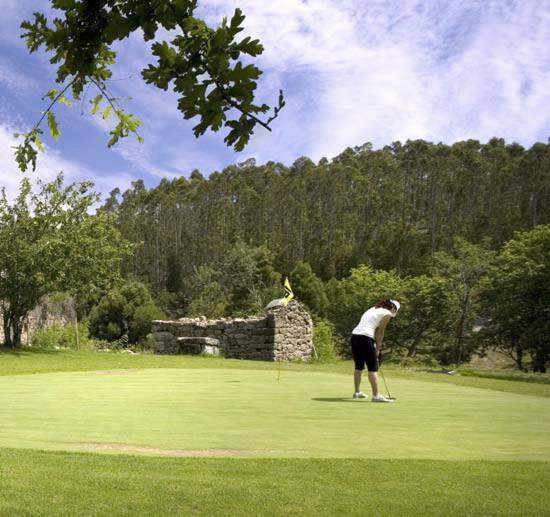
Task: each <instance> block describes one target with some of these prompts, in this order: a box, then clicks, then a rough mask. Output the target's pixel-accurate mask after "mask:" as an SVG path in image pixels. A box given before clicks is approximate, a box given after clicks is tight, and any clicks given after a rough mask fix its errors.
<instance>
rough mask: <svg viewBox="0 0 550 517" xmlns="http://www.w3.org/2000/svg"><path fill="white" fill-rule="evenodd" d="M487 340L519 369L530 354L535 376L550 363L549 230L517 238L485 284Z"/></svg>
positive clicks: (549, 227)
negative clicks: (504, 353) (508, 356)
mask: <svg viewBox="0 0 550 517" xmlns="http://www.w3.org/2000/svg"><path fill="white" fill-rule="evenodd" d="M482 300H483V307H484V309H485V310H486V311H487V316H488V322H487V325H486V328H485V330H484V334H485V340H486V341H487V340H491V341H492V346H493V347H494V348H496V349H498V350H502V351H504V352H506V353H507V354H509V355H510V356H511V357H512V358H513V359H514V360H515V361H516V364H517V366H518V368H520V369H522V368H523V367H524V355H525V354H526V353H529V354H530V355H531V358H532V361H533V370H534V371H538V372H546V363H547V361H548V359H549V358H550V225H541V226H537V227H535V228H534V229H533V230H531V231H528V232H523V233H518V234H516V236H515V238H513V239H512V240H510V241H508V242H507V243H506V244H505V245H504V247H503V248H502V250H501V251H500V253H499V254H498V256H497V259H496V262H495V265H494V267H492V268H491V270H490V272H489V275H488V277H487V278H486V280H485V281H484V283H483V292H482Z"/></svg>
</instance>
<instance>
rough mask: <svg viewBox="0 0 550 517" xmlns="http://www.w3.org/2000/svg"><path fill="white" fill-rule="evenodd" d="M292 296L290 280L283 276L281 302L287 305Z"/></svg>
mask: <svg viewBox="0 0 550 517" xmlns="http://www.w3.org/2000/svg"><path fill="white" fill-rule="evenodd" d="M293 298H294V293H293V292H292V287H290V282H289V281H288V278H285V297H284V298H283V303H284V304H285V305H288V304H289V303H290V301H291V300H292V299H293Z"/></svg>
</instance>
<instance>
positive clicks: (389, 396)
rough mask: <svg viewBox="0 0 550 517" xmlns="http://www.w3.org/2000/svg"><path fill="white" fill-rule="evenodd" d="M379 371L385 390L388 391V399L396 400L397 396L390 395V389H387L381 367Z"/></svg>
mask: <svg viewBox="0 0 550 517" xmlns="http://www.w3.org/2000/svg"><path fill="white" fill-rule="evenodd" d="M379 371H380V375H381V376H382V380H383V381H384V386H385V388H386V391H387V392H388V398H389V399H390V400H397V397H392V396H391V393H390V390H389V389H388V385H387V384H386V378H385V377H384V372H383V371H382V369H380V370H379Z"/></svg>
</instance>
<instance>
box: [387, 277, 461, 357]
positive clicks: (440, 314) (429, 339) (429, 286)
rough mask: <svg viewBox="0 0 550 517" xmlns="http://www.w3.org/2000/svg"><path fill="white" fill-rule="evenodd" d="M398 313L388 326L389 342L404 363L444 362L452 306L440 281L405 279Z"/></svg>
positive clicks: (452, 336)
mask: <svg viewBox="0 0 550 517" xmlns="http://www.w3.org/2000/svg"><path fill="white" fill-rule="evenodd" d="M403 289H404V290H403V297H402V298H401V299H400V301H401V302H402V307H401V310H400V311H399V313H398V315H397V317H396V318H395V319H394V320H392V322H391V329H390V330H389V332H388V334H389V335H391V341H392V342H394V343H395V344H396V349H395V352H396V353H397V354H399V355H405V359H404V360H405V361H406V362H410V361H411V360H414V359H415V358H421V359H422V360H423V361H429V360H430V359H434V360H436V361H438V362H445V357H446V355H447V353H448V351H447V346H448V345H447V344H448V343H449V342H452V340H453V338H454V331H455V329H454V327H453V325H452V324H451V323H452V322H453V321H454V320H455V319H456V315H455V310H454V309H455V306H454V304H453V300H452V297H451V295H450V293H449V290H448V285H447V283H446V282H445V280H443V279H442V278H439V277H429V276H427V275H421V276H416V277H408V278H405V280H404V284H403Z"/></svg>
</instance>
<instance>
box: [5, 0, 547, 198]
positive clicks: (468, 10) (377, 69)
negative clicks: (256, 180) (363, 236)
mask: <svg viewBox="0 0 550 517" xmlns="http://www.w3.org/2000/svg"><path fill="white" fill-rule="evenodd" d="M47 4H48V2H46V5H47ZM199 4H200V10H199V15H203V16H205V17H206V18H207V19H208V20H209V21H210V22H211V23H213V24H214V23H218V22H220V21H221V19H222V17H223V16H231V15H232V14H233V11H234V10H235V8H236V7H241V8H242V9H243V11H244V13H245V14H246V15H247V19H246V21H245V26H246V31H245V32H246V34H250V35H252V36H255V37H259V38H260V39H261V41H262V43H263V45H264V47H265V52H264V54H263V55H262V56H261V58H260V59H259V65H260V67H261V68H262V69H263V70H264V75H263V76H262V78H261V81H260V85H259V88H258V90H257V91H258V96H259V97H258V100H259V101H260V102H267V103H268V104H273V103H274V102H275V101H276V99H277V96H278V90H279V88H283V89H284V91H285V96H286V99H287V106H286V108H285V109H284V110H283V111H282V112H281V115H280V117H279V118H278V119H277V120H276V121H275V122H274V124H273V131H272V132H271V133H270V132H267V131H265V130H263V129H261V128H258V129H257V131H256V134H255V135H254V136H253V138H252V140H251V143H250V145H249V146H248V148H247V149H246V150H245V151H244V152H243V153H235V152H233V151H232V150H230V149H227V148H226V147H225V145H224V143H223V136H224V135H223V132H221V133H219V134H207V135H206V136H205V137H203V138H201V139H199V140H196V139H195V138H194V136H193V134H192V126H193V125H194V124H196V122H197V121H185V120H183V117H182V115H181V113H180V112H179V111H178V110H177V96H176V95H175V94H173V93H171V92H164V91H161V90H158V89H156V88H155V87H154V86H151V85H146V84H145V83H144V82H143V80H142V78H141V75H140V72H141V70H142V69H143V68H144V67H145V66H146V65H147V64H148V63H149V62H153V61H154V60H153V58H152V57H151V56H150V52H149V48H150V43H146V42H144V41H143V39H142V38H141V36H140V35H139V34H135V35H133V36H132V37H131V38H129V39H126V40H124V41H123V42H121V43H119V44H117V50H118V55H119V62H118V64H117V66H116V68H115V70H114V77H115V78H116V79H118V80H117V81H114V82H113V83H112V88H113V91H114V92H115V93H116V94H117V95H118V96H120V97H131V100H125V101H122V102H123V104H124V106H125V107H127V108H128V110H129V111H130V112H133V113H135V114H137V115H138V116H139V117H140V118H142V119H143V121H144V126H143V128H142V130H141V133H142V134H143V136H144V137H145V144H144V145H139V144H137V143H136V142H135V141H133V140H132V139H128V140H126V141H124V142H121V144H120V145H119V146H118V147H115V148H113V151H114V153H115V154H113V155H109V156H114V157H116V159H114V158H113V159H112V162H113V163H111V159H110V158H106V156H105V150H104V147H102V149H101V152H98V153H95V152H90V151H89V149H87V150H88V153H87V155H86V156H87V157H86V160H87V161H78V160H79V159H80V158H79V156H80V155H79V154H78V152H79V148H78V145H82V144H81V142H86V145H91V144H90V141H91V139H90V138H89V135H90V134H92V133H93V134H94V135H95V140H98V139H97V134H96V132H97V131H98V130H101V131H102V132H104V133H107V132H108V130H109V125H108V124H106V123H104V122H102V121H101V120H100V119H97V118H94V117H85V118H84V119H82V118H81V119H80V122H79V123H78V124H77V120H76V117H75V118H74V119H71V120H70V124H72V125H70V131H71V132H74V135H76V134H77V131H82V136H78V137H77V136H75V137H74V138H73V139H72V140H70V141H71V145H72V146H73V147H72V148H71V149H67V148H64V147H63V146H64V145H67V144H65V143H64V142H66V140H63V137H62V140H63V142H60V143H59V144H58V145H59V146H60V147H59V149H60V151H58V153H57V154H56V153H54V152H53V150H52V149H51V148H50V149H49V150H48V153H47V155H48V158H46V161H45V162H43V163H41V167H45V170H46V171H48V170H51V171H53V170H56V168H63V167H64V168H67V166H68V165H70V166H71V167H72V168H73V169H74V170H77V171H79V172H77V173H76V175H77V176H78V177H86V176H87V175H88V176H89V177H91V178H96V180H98V184H100V183H101V182H103V185H104V188H105V189H107V190H109V189H110V188H112V187H113V183H115V184H116V185H119V184H120V181H122V182H126V183H129V181H131V179H132V178H134V177H143V178H144V179H146V181H148V182H150V183H155V182H157V181H158V178H160V177H169V178H171V177H174V176H177V175H180V174H189V172H190V171H191V170H193V169H194V168H199V169H200V170H201V171H202V172H203V173H206V174H207V173H209V172H211V171H213V170H216V169H220V168H221V167H223V166H225V165H228V164H230V163H234V162H239V161H243V160H244V159H246V158H248V157H251V156H252V157H255V158H257V159H258V160H259V161H267V160H275V161H282V162H284V163H291V162H292V161H293V160H294V159H296V158H297V157H299V156H304V155H305V156H309V157H311V158H313V159H319V158H320V157H322V156H326V157H328V158H330V157H332V156H334V155H336V154H338V153H340V152H341V151H342V150H343V149H345V148H346V147H348V146H354V145H360V144H362V143H364V142H367V141H370V142H373V143H374V144H375V145H376V146H382V145H385V144H388V143H391V142H392V141H394V140H397V139H399V140H406V139H408V138H425V139H429V140H432V141H444V142H448V143H451V142H453V141H456V140H459V139H466V138H477V139H480V140H482V141H486V140H488V139H489V138H491V137H493V136H501V137H504V138H506V139H507V140H510V141H511V140H515V141H519V142H520V143H522V144H524V145H531V144H532V143H533V142H535V141H536V140H543V141H546V139H547V137H548V136H549V135H550V112H549V110H548V108H547V106H548V105H549V104H550V102H549V101H550V98H549V94H548V92H550V50H549V49H550V0H506V1H503V0H502V1H501V0H486V1H482V0H463V1H461V2H458V1H448V0H426V1H423V2H419V1H417V0H402V1H400V2H388V1H387V0H369V1H368V2H366V1H357V0H315V2H312V1H307V0H279V1H278V2H258V1H257V0H201V2H200V3H199ZM2 7H3V15H4V16H3V18H2V19H1V20H0V33H1V35H0V46H3V47H2V48H3V49H5V50H6V52H3V56H4V58H3V59H2V60H0V87H3V89H4V90H5V91H6V92H8V94H9V96H17V95H19V96H21V91H20V92H19V93H17V92H16V91H15V90H16V89H17V85H26V86H23V88H25V87H27V88H36V84H38V90H40V92H39V93H38V94H37V95H41V94H43V92H44V91H46V90H47V89H48V88H50V87H51V86H52V84H50V82H51V81H52V74H51V73H50V72H51V67H49V65H47V58H46V57H45V56H44V55H39V56H37V55H34V56H33V57H32V59H31V58H29V60H28V62H27V61H26V60H25V61H20V56H21V55H23V54H22V50H21V49H22V42H21V41H20V39H19V32H20V30H19V29H18V26H19V23H20V21H21V19H23V18H28V17H30V16H31V13H32V10H34V9H36V6H35V2H34V0H17V1H16V0H6V1H5V2H3V3H2ZM167 37H169V36H167ZM12 48H15V49H16V50H14V51H13V52H14V53H13V54H10V52H11V50H10V49H12ZM17 53H18V54H17ZM13 63H17V65H18V66H17V67H15V66H13ZM19 65H21V66H19ZM25 67H26V68H25ZM37 68H40V70H41V73H40V74H37V73H36V70H37ZM42 70H47V71H48V73H47V74H42ZM46 78H47V79H46ZM12 98H14V97H12ZM17 100H18V101H19V100H20V97H17ZM11 104H14V103H12V102H11V100H10V98H8V97H6V98H2V99H0V122H1V123H3V126H0V128H2V129H1V130H0V137H1V138H2V140H1V142H0V143H1V144H2V146H4V145H5V142H7V140H9V139H7V137H6V134H7V133H6V131H7V129H6V128H9V127H12V126H24V125H32V123H33V121H32V120H25V117H28V116H29V115H28V114H26V115H23V114H22V113H20V112H19V111H23V110H19V111H17V110H16V109H15V108H12V109H11V111H10V105H11ZM14 105H15V104H14ZM19 106H21V102H19ZM39 109H41V108H38V110H39ZM73 109H78V108H73ZM37 113H38V112H37ZM83 120H84V121H85V122H84V123H82V121H83ZM65 127H67V126H66V125H65V126H63V127H62V131H64V128H65ZM2 131H4V132H2ZM107 139H108V137H107V135H106V134H105V138H103V137H102V138H101V145H103V146H104V142H105V141H106V140H107ZM2 149H3V148H2ZM69 151H70V152H69ZM1 152H2V153H4V151H1ZM81 154H82V155H84V154H85V153H83V152H82V151H81ZM94 154H97V155H99V154H102V156H103V157H102V160H103V162H102V163H103V164H104V165H106V166H107V167H112V168H118V167H119V166H120V165H122V166H123V167H120V169H121V170H123V168H124V167H125V168H126V169H125V175H118V176H117V177H115V176H113V174H112V173H111V174H110V175H109V173H107V172H105V171H104V170H101V167H98V166H97V163H96V162H95V161H94V159H93V156H94ZM3 156H4V155H3ZM3 156H0V157H3ZM67 156H72V157H73V160H68V159H67V158H66V157H67ZM75 156H76V158H77V159H75ZM121 158H122V159H121ZM48 160H49V161H48ZM56 160H57V161H56ZM82 160H84V158H82ZM5 163H7V162H5ZM61 166H63V167H61ZM9 170H12V169H9ZM67 170H68V169H67ZM13 171H15V169H13ZM13 174H14V175H16V176H17V174H19V173H16V172H13ZM4 177H6V175H4ZM105 178H109V179H107V180H106V179H105ZM119 178H121V180H120V181H119Z"/></svg>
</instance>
